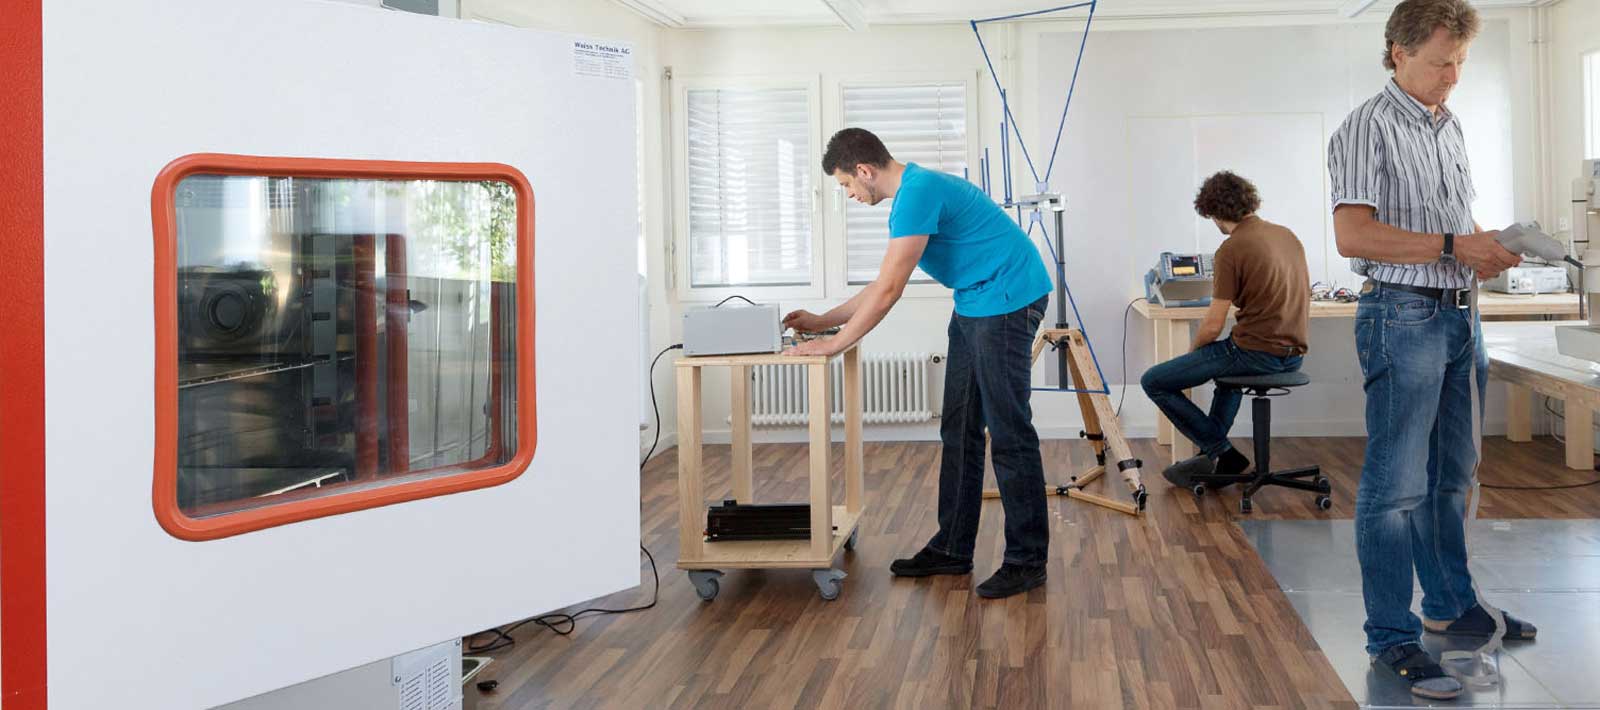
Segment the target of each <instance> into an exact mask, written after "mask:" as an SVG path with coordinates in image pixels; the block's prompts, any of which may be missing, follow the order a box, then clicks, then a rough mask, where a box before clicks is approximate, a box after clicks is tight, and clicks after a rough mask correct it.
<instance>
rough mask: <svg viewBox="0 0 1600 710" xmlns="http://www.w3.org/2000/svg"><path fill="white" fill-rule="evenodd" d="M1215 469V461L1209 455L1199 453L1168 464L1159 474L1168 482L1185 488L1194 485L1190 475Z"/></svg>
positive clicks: (1203, 473) (1209, 472)
mask: <svg viewBox="0 0 1600 710" xmlns="http://www.w3.org/2000/svg"><path fill="white" fill-rule="evenodd" d="M1216 470H1217V462H1215V461H1212V460H1211V457H1210V456H1207V455H1205V454H1200V455H1199V456H1194V457H1190V458H1187V459H1184V460H1182V461H1179V462H1177V463H1175V464H1172V465H1171V466H1168V467H1167V468H1166V469H1165V470H1163V471H1162V472H1161V476H1162V477H1163V478H1166V479H1167V482H1168V483H1171V484H1172V485H1174V486H1177V487H1179V488H1185V489H1187V488H1190V487H1193V486H1194V481H1193V480H1191V479H1190V477H1191V476H1203V475H1207V474H1211V473H1214V472H1216Z"/></svg>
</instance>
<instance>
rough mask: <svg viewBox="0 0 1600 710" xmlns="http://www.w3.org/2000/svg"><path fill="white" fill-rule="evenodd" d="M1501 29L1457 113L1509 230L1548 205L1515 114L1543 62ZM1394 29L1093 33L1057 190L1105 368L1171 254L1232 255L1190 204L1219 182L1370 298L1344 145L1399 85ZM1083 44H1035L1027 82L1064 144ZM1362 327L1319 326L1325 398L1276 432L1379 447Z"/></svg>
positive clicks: (1072, 281)
mask: <svg viewBox="0 0 1600 710" xmlns="http://www.w3.org/2000/svg"><path fill="white" fill-rule="evenodd" d="M1486 14H1487V16H1486V18H1485V19H1486V21H1485V23H1484V27H1483V31H1482V34H1481V35H1480V37H1479V39H1478V40H1477V41H1476V42H1475V43H1474V44H1473V48H1472V54H1471V61H1470V62H1469V64H1468V70H1467V74H1466V76H1465V78H1464V80H1463V82H1462V85H1461V86H1460V87H1459V88H1458V90H1457V91H1456V93H1455V95H1454V96H1453V97H1452V99H1451V108H1452V109H1453V110H1454V111H1455V112H1456V113H1457V114H1458V115H1459V116H1460V117H1461V120H1462V123H1463V127H1464V129H1465V132H1466V135H1467V143H1468V152H1469V153H1470V155H1471V159H1472V163H1473V172H1474V180H1475V183H1476V186H1477V188H1478V193H1479V200H1478V203H1477V204H1476V205H1475V206H1474V214H1475V216H1476V217H1477V218H1478V220H1479V221H1480V222H1482V223H1483V224H1484V225H1488V226H1503V225H1506V224H1509V223H1510V222H1511V221H1513V219H1514V218H1516V217H1519V216H1521V217H1524V218H1532V217H1533V212H1534V210H1535V205H1536V200H1534V199H1533V197H1534V196H1533V195H1532V193H1531V191H1529V190H1527V189H1526V188H1525V187H1524V188H1523V189H1520V190H1519V189H1518V188H1519V185H1518V183H1517V181H1516V180H1515V174H1514V171H1513V162H1514V161H1513V155H1515V154H1516V153H1515V151H1514V148H1515V147H1516V146H1518V145H1524V146H1525V145H1531V118H1532V116H1531V114H1530V115H1519V114H1516V113H1515V112H1513V106H1524V105H1529V104H1530V103H1531V99H1530V98H1529V97H1531V91H1530V90H1529V89H1528V88H1527V87H1525V86H1523V85H1521V84H1519V83H1517V82H1514V81H1512V76H1513V75H1514V73H1515V72H1517V71H1518V70H1519V66H1518V64H1519V63H1524V62H1525V61H1526V60H1527V59H1528V55H1527V54H1525V53H1522V52H1519V51H1516V50H1515V48H1517V47H1520V46H1522V42H1520V41H1519V40H1520V39H1521V38H1520V37H1519V36H1518V35H1521V34H1523V33H1526V32H1527V24H1528V16H1527V13H1526V12H1521V11H1519V12H1515V13H1486ZM1384 19H1385V18H1384V16H1383V15H1382V14H1381V13H1380V14H1378V15H1376V16H1374V17H1372V18H1370V21H1365V22H1359V23H1342V22H1341V23H1323V24H1305V25H1295V26H1282V27H1262V26H1250V27H1206V28H1200V29H1195V28H1193V27H1185V28H1181V29H1180V28H1157V29H1149V30H1135V29H1127V30H1125V31H1111V32H1103V33H1093V35H1092V36H1091V37H1090V39H1089V44H1088V49H1087V51H1086V55H1087V56H1086V59H1085V62H1084V67H1085V68H1084V70H1083V72H1082V74H1081V76H1080V78H1079V81H1078V86H1077V90H1076V93H1075V96H1074V99H1073V106H1072V111H1071V115H1070V116H1069V118H1068V127H1067V134H1066V138H1065V139H1064V141H1063V145H1062V148H1061V153H1062V156H1063V157H1062V158H1061V159H1059V160H1058V165H1057V167H1056V175H1057V176H1058V178H1057V181H1056V185H1057V186H1058V187H1060V188H1061V189H1063V190H1064V191H1065V193H1066V194H1067V195H1068V196H1069V197H1070V198H1071V199H1072V200H1073V202H1074V204H1075V205H1076V206H1077V209H1075V210H1069V220H1068V230H1067V233H1068V235H1069V240H1068V243H1069V245H1070V246H1072V247H1075V248H1076V250H1077V251H1076V255H1075V257H1073V258H1069V260H1068V261H1069V265H1068V271H1067V275H1068V278H1067V280H1068V283H1069V285H1071V286H1072V288H1073V291H1074V293H1075V295H1076V300H1077V302H1078V306H1079V308H1081V309H1082V311H1083V313H1084V317H1085V320H1086V325H1087V327H1088V329H1089V332H1090V334H1091V337H1094V338H1095V339H1096V342H1097V343H1100V344H1101V345H1100V347H1101V348H1102V352H1103V349H1104V348H1106V347H1109V346H1108V345H1105V344H1104V343H1106V341H1107V340H1112V341H1114V340H1115V338H1116V336H1117V335H1118V334H1120V332H1121V325H1120V316H1121V314H1122V311H1123V308H1124V307H1125V306H1126V304H1127V302H1128V301H1129V299H1131V298H1135V297H1138V296H1139V295H1141V294H1142V287H1141V285H1140V284H1139V283H1138V282H1137V281H1136V280H1135V279H1134V278H1130V276H1132V275H1135V274H1141V273H1142V272H1143V271H1144V270H1145V269H1148V268H1149V266H1150V264H1152V263H1153V262H1154V260H1155V258H1156V256H1157V255H1158V254H1159V253H1161V252H1162V251H1174V252H1195V251H1201V252H1211V251H1215V250H1216V247H1217V246H1218V245H1219V244H1220V243H1221V242H1222V236H1221V235H1220V234H1218V233H1217V230H1216V228H1215V227H1214V226H1213V225H1212V224H1211V223H1210V221H1209V220H1202V219H1200V218H1199V217H1197V216H1196V215H1195V214H1194V210H1193V207H1192V205H1191V201H1192V200H1193V196H1194V193H1195V190H1196V188H1197V187H1198V186H1199V184H1200V182H1201V181H1202V180H1204V178H1205V177H1206V176H1207V175H1209V174H1211V173H1213V172H1215V171H1217V170H1222V169H1231V170H1234V171H1235V172H1238V173H1239V174H1241V175H1243V176H1245V177H1247V178H1250V179H1252V180H1253V181H1255V182H1256V184H1257V186H1258V187H1259V188H1260V190H1261V194H1262V201H1263V205H1262V210H1261V214H1262V216H1263V217H1264V218H1266V219H1268V220H1271V221H1275V222H1278V223H1280V224H1283V225H1285V226H1288V227H1289V228H1290V229H1292V230H1294V231H1295V233H1296V234H1297V235H1298V236H1299V237H1300V239H1301V241H1302V242H1303V243H1304V245H1305V249H1306V254H1307V260H1308V262H1309V266H1310V269H1311V279H1312V281H1323V282H1326V283H1331V284H1336V285H1339V286H1345V287H1351V288H1355V287H1358V286H1359V284H1360V283H1361V279H1360V278H1359V277H1357V276H1355V275H1354V274H1353V273H1352V272H1351V271H1350V269H1349V262H1348V260H1347V259H1344V258H1342V257H1340V256H1339V255H1338V252H1337V249H1336V247H1335V244H1334V236H1333V228H1332V222H1331V212H1330V210H1329V207H1328V189H1327V180H1328V178H1327V168H1326V157H1327V144H1328V138H1329V136H1330V135H1331V134H1332V132H1333V131H1334V130H1336V129H1337V128H1338V126H1339V124H1340V123H1341V122H1342V121H1343V120H1344V118H1345V117H1346V116H1347V115H1348V114H1349V113H1350V111H1351V110H1352V109H1353V108H1354V107H1355V106H1357V105H1359V104H1360V103H1362V102H1364V101H1366V100H1367V99H1369V98H1371V96H1372V95H1374V94H1376V93H1377V92H1378V91H1380V90H1382V88H1383V86H1384V84H1385V83H1386V82H1387V81H1388V79H1389V72H1388V71H1386V70H1385V69H1384V68H1383V67H1382V65H1381V64H1380V61H1379V58H1380V57H1381V55H1382V48H1383V39H1382V25H1381V22H1382V21H1383V20H1384ZM1080 28H1081V24H1079V25H1078V26H1077V27H1073V28H1071V29H1070V30H1067V31H1057V30H1056V29H1055V28H1051V27H1038V28H1030V30H1029V31H1028V32H1026V33H1025V34H1024V38H1023V52H1024V54H1025V55H1026V56H1030V57H1033V61H1030V62H1028V63H1027V64H1026V65H1025V66H1026V67H1028V68H1031V69H1032V77H1031V78H1032V79H1033V81H1031V82H1029V83H1028V84H1027V85H1029V86H1032V87H1034V91H1033V92H1032V94H1031V96H1032V97H1034V100H1033V101H1032V103H1031V108H1032V110H1031V111H1030V112H1029V114H1028V115H1030V116H1032V121H1033V122H1034V125H1035V126H1037V127H1038V128H1036V129H1035V131H1036V132H1043V131H1045V130H1048V131H1049V134H1053V133H1054V130H1055V128H1056V124H1057V121H1059V116H1060V112H1061V102H1062V100H1063V99H1064V98H1065V96H1066V93H1067V85H1068V80H1069V78H1070V76H1071V69H1072V66H1073V60H1074V59H1075V58H1076V57H1077V55H1078V47H1079V44H1080V39H1081V37H1082V33H1081V31H1078V30H1079V29H1080ZM1063 29H1066V28H1063ZM1047 135H1048V134H1047ZM1037 144H1043V147H1035V148H1033V150H1034V152H1035V154H1036V155H1037V154H1038V153H1039V152H1041V151H1044V150H1048V143H1047V142H1046V141H1044V140H1042V139H1041V140H1039V141H1038V142H1037V143H1036V144H1035V145H1037ZM1040 169H1041V170H1042V169H1043V166H1042V165H1041V166H1040ZM1136 322H1140V321H1137V319H1136ZM1141 323H1142V322H1141ZM1351 327H1352V323H1351V321H1350V320H1348V319H1325V320H1323V319H1319V320H1317V321H1313V324H1312V332H1311V348H1312V352H1311V354H1310V355H1309V356H1308V357H1307V359H1306V364H1305V367H1304V370H1305V371H1306V372H1307V374H1309V375H1310V376H1311V377H1312V380H1313V384H1312V385H1311V386H1310V387H1308V388H1305V389H1303V390H1300V391H1298V392H1297V393H1296V394H1295V395H1294V396H1291V397H1288V398H1286V399H1284V400H1281V401H1280V402H1278V403H1277V405H1276V407H1275V412H1274V428H1275V430H1276V431H1281V432H1283V433H1319V434H1321V433H1337V434H1359V433H1361V432H1362V431H1363V429H1362V427H1363V410H1362V408H1363V402H1364V398H1363V397H1362V393H1361V390H1360V382H1361V380H1360V369H1359V366H1358V364H1357V361H1356V358H1355V353H1354V348H1353V342H1352V336H1351ZM1151 338H1152V333H1151V332H1150V329H1149V328H1140V329H1137V330H1134V331H1132V332H1130V334H1129V356H1128V367H1127V372H1128V379H1127V381H1129V382H1134V383H1136V382H1137V377H1138V375H1139V373H1142V372H1143V371H1144V370H1145V369H1146V368H1147V367H1149V365H1151V364H1153V363H1152V362H1151V360H1152V358H1151V357H1150V356H1149V352H1150V347H1151V346H1150V341H1151ZM1109 374H1110V375H1111V376H1112V377H1113V378H1115V379H1117V380H1119V381H1121V380H1122V378H1121V377H1119V376H1118V373H1109ZM1200 394H1202V397H1201V399H1203V400H1204V399H1206V397H1205V396H1204V395H1205V391H1201V392H1200ZM1141 395H1142V393H1141V392H1139V391H1138V390H1137V389H1135V390H1134V392H1132V393H1131V394H1130V396H1129V398H1128V402H1129V404H1128V408H1127V410H1125V423H1126V424H1127V425H1128V426H1129V427H1130V428H1131V429H1134V430H1136V431H1138V430H1144V429H1145V428H1146V427H1147V426H1148V424H1149V422H1150V421H1151V417H1153V411H1154V410H1153V408H1152V407H1151V405H1149V404H1148V401H1147V400H1146V399H1145V398H1143V397H1142V396H1141ZM1248 419H1249V418H1248V416H1244V417H1241V418H1240V420H1239V423H1238V424H1237V425H1236V428H1235V432H1237V433H1244V432H1247V431H1248V429H1247V428H1245V427H1246V422H1248Z"/></svg>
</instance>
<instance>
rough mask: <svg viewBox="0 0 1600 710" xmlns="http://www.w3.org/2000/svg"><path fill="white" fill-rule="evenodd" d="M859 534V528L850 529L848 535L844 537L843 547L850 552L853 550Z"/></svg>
mask: <svg viewBox="0 0 1600 710" xmlns="http://www.w3.org/2000/svg"><path fill="white" fill-rule="evenodd" d="M860 534H861V531H860V530H853V531H851V532H850V537H848V538H845V541H844V549H846V550H849V551H851V552H855V549H856V537H857V536H858V535H860Z"/></svg>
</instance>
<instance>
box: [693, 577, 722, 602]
mask: <svg viewBox="0 0 1600 710" xmlns="http://www.w3.org/2000/svg"><path fill="white" fill-rule="evenodd" d="M721 576H722V573H721V572H718V571H716V570H714V569H708V570H690V572H689V583H690V584H693V585H694V593H695V594H698V595H700V599H702V600H704V601H711V600H712V599H716V598H717V592H719V591H721V589H722V584H721V583H719V582H717V578H718V577H721Z"/></svg>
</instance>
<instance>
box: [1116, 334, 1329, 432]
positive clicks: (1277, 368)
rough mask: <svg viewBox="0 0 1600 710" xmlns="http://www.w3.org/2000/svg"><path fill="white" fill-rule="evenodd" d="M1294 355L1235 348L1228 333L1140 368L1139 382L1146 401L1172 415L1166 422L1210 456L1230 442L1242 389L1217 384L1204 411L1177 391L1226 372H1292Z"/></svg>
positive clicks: (1297, 365)
mask: <svg viewBox="0 0 1600 710" xmlns="http://www.w3.org/2000/svg"><path fill="white" fill-rule="evenodd" d="M1300 360H1301V358H1300V356H1299V355H1290V356H1287V357H1279V356H1277V355H1273V354H1271V353H1264V352H1259V351H1256V350H1248V349H1245V348H1241V347H1239V346H1238V345H1235V344H1234V342H1233V339H1232V338H1229V339H1227V340H1219V341H1217V342H1214V343H1211V344H1210V345H1207V346H1205V347H1203V348H1200V349H1199V350H1196V351H1194V352H1192V353H1189V354H1187V355H1180V356H1178V357H1175V358H1173V359H1171V360H1168V361H1166V362H1163V363H1161V364H1159V365H1156V366H1155V367H1152V368H1150V369H1148V370H1145V373H1144V377H1143V378H1141V379H1140V380H1139V384H1140V385H1142V386H1143V387H1144V393H1145V394H1147V395H1149V396H1150V401H1152V402H1155V403H1156V407H1158V408H1160V409H1161V413H1162V414H1165V415H1167V419H1169V420H1171V421H1172V426H1174V427H1176V428H1177V430H1178V431H1179V432H1180V433H1182V434H1183V435H1184V436H1186V437H1189V440H1190V441H1193V442H1194V445H1195V446H1197V447H1199V448H1200V452H1201V453H1203V454H1205V455H1207V456H1210V457H1212V458H1216V457H1217V456H1218V455H1220V454H1221V453H1222V452H1224V451H1227V450H1228V449H1230V448H1233V445H1232V444H1230V443H1228V430H1229V429H1231V428H1233V419H1234V417H1235V416H1237V415H1238V414H1239V402H1240V401H1241V400H1243V399H1244V394H1243V393H1242V392H1240V391H1239V390H1236V389H1231V388H1224V387H1218V388H1217V392H1216V394H1215V395H1213V396H1212V397H1211V413H1210V414H1209V415H1208V414H1206V413H1205V412H1202V411H1200V408H1199V407H1197V406H1195V404H1194V402H1191V401H1189V398H1188V397H1185V396H1183V391H1184V390H1186V389H1189V388H1191V387H1198V386H1200V385H1203V384H1205V383H1207V382H1210V381H1211V380H1214V379H1216V378H1218V377H1225V376H1229V375H1232V376H1235V377H1238V376H1242V375H1275V374H1278V373H1280V372H1294V371H1296V370H1299V369H1300Z"/></svg>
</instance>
